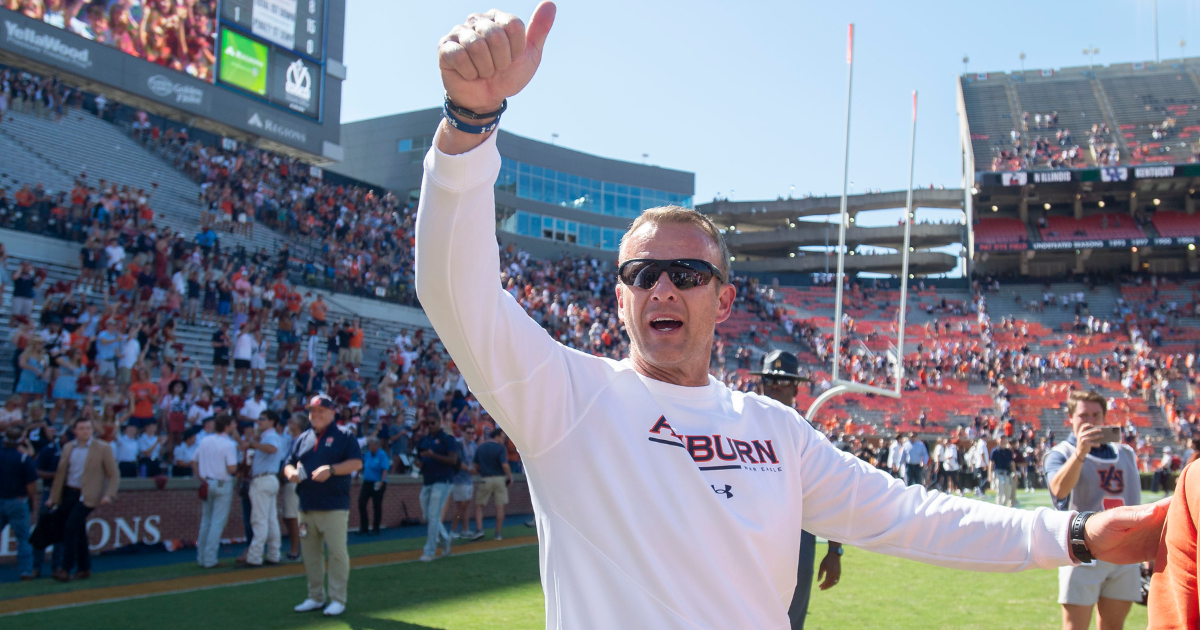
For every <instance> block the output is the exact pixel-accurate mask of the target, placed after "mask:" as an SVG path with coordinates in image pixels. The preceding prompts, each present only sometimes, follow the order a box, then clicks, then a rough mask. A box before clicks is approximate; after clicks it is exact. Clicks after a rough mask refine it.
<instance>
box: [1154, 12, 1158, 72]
mask: <svg viewBox="0 0 1200 630" xmlns="http://www.w3.org/2000/svg"><path fill="white" fill-rule="evenodd" d="M1154 63H1158V0H1154Z"/></svg>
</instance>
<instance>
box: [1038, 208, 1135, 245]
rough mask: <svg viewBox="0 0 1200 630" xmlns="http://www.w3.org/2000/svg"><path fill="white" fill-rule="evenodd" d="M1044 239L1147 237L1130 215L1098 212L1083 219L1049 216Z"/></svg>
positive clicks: (1043, 233) (1043, 234)
mask: <svg viewBox="0 0 1200 630" xmlns="http://www.w3.org/2000/svg"><path fill="white" fill-rule="evenodd" d="M1046 223H1047V226H1046V227H1044V228H1042V229H1041V234H1042V240H1046V241H1071V240H1076V239H1081V238H1105V239H1107V238H1145V237H1146V233H1145V232H1143V231H1142V228H1140V227H1138V226H1137V224H1136V223H1134V222H1133V218H1131V217H1130V216H1128V215H1124V216H1122V215H1119V214H1111V213H1110V214H1096V215H1092V216H1090V217H1084V218H1082V219H1076V218H1074V217H1047V219H1046Z"/></svg>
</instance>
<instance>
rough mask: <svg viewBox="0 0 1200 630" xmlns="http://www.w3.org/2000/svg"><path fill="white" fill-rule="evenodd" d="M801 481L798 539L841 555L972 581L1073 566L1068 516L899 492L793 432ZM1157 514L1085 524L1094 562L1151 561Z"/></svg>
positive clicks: (1115, 514)
mask: <svg viewBox="0 0 1200 630" xmlns="http://www.w3.org/2000/svg"><path fill="white" fill-rule="evenodd" d="M800 440H801V441H802V444H801V447H800V448H801V457H800V466H799V469H800V470H799V471H798V472H799V474H800V475H801V478H802V479H804V480H805V481H806V483H805V485H804V529H806V530H808V531H810V532H812V533H814V534H817V535H818V536H822V537H824V538H827V539H830V540H839V541H842V542H843V543H845V544H847V545H853V546H855V547H860V548H863V549H868V550H871V551H876V552H879V553H885V554H888V555H893V556H899V557H903V558H909V559H912V560H918V561H921V562H926V563H929V564H936V565H940V566H948V567H954V568H959V569H970V570H975V571H1019V570H1023V569H1031V568H1039V567H1040V568H1052V567H1056V566H1063V565H1068V564H1074V562H1075V560H1074V558H1073V556H1072V555H1071V552H1070V549H1069V544H1068V527H1069V525H1070V521H1071V518H1072V517H1073V516H1074V512H1057V511H1054V510H1050V509H1047V508H1038V509H1037V510H1032V511H1027V510H1018V509H1013V508H1005V507H1001V506H997V505H991V504H988V503H984V502H981V501H975V500H972V499H966V498H962V497H954V496H950V495H946V494H943V493H940V492H929V491H927V490H925V488H922V487H920V486H909V487H905V486H904V484H902V483H901V482H900V481H899V480H896V479H893V478H892V477H890V476H889V475H887V474H885V473H883V472H881V471H879V470H876V469H874V468H872V467H870V466H868V465H867V464H865V463H864V462H862V461H860V460H858V459H856V458H854V457H852V456H850V455H849V454H847V453H842V452H841V451H838V450H837V449H835V448H833V446H832V445H831V444H829V442H828V440H826V439H825V438H824V436H822V435H820V434H819V433H817V432H816V430H814V429H812V427H810V426H808V425H807V423H801V437H800ZM1165 513H1166V510H1165V505H1164V506H1161V507H1158V506H1136V507H1128V508H1117V509H1113V510H1108V511H1105V512H1102V513H1099V514H1097V515H1095V516H1093V517H1092V518H1091V519H1090V520H1089V521H1088V522H1087V528H1086V534H1085V541H1086V542H1087V545H1088V549H1089V550H1090V551H1091V553H1092V554H1093V555H1095V556H1096V557H1097V558H1099V559H1101V560H1104V561H1106V562H1112V563H1114V564H1130V563H1133V562H1140V561H1142V560H1145V559H1148V558H1153V555H1154V553H1153V552H1154V549H1155V545H1157V541H1158V536H1159V534H1160V533H1161V532H1162V524H1163V519H1164V518H1165Z"/></svg>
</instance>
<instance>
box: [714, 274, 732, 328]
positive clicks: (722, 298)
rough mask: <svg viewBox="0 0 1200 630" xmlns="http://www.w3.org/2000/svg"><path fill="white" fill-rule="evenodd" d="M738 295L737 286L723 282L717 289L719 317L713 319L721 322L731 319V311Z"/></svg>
mask: <svg viewBox="0 0 1200 630" xmlns="http://www.w3.org/2000/svg"><path fill="white" fill-rule="evenodd" d="M736 297H737V287H735V286H733V285H732V284H729V283H727V282H722V283H721V285H720V287H719V288H718V289H717V317H716V319H715V320H713V321H714V322H715V323H717V324H719V323H721V322H723V321H725V320H727V319H729V315H730V313H732V312H733V300H734V298H736Z"/></svg>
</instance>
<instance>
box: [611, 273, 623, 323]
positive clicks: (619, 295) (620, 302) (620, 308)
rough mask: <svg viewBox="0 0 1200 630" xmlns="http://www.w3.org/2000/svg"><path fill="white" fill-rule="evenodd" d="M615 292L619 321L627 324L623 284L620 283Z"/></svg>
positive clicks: (614, 288)
mask: <svg viewBox="0 0 1200 630" xmlns="http://www.w3.org/2000/svg"><path fill="white" fill-rule="evenodd" d="M613 290H614V291H616V292H617V321H619V322H621V323H622V324H624V323H625V293H624V291H622V290H621V283H620V282H618V283H617V284H616V286H615V287H613Z"/></svg>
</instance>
